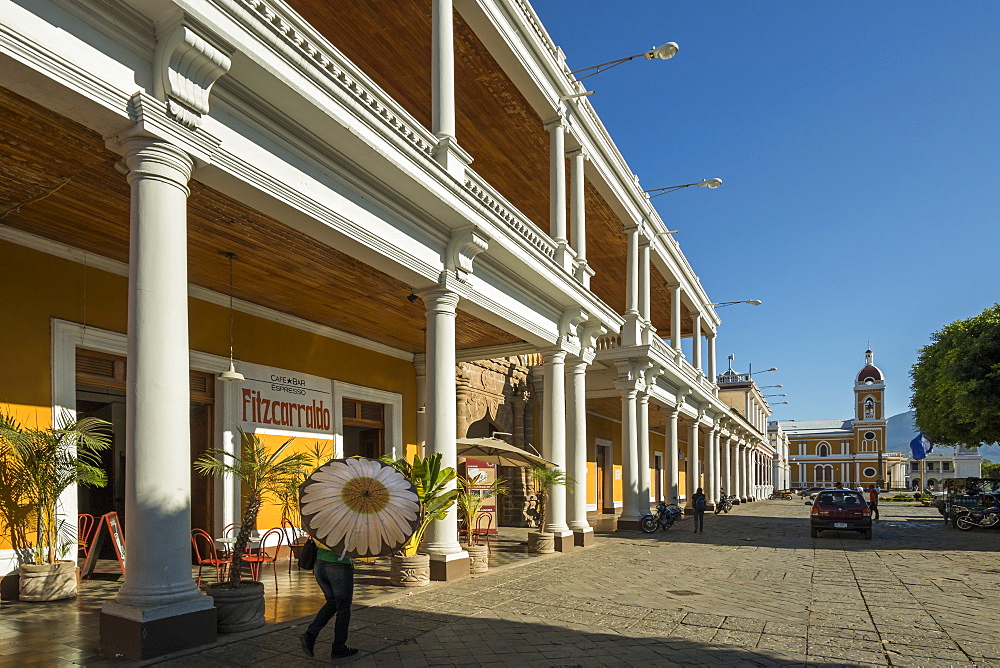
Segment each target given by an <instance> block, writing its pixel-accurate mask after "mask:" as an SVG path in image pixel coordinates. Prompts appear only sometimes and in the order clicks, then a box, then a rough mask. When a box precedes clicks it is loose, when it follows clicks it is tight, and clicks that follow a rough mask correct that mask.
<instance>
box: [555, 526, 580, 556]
mask: <svg viewBox="0 0 1000 668" xmlns="http://www.w3.org/2000/svg"><path fill="white" fill-rule="evenodd" d="M552 536H553V538H554V539H555V546H556V552H572V551H573V548H574V547H575V539H574V537H573V532H572V531H555V532H553V534H552Z"/></svg>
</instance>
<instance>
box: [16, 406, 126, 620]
mask: <svg viewBox="0 0 1000 668" xmlns="http://www.w3.org/2000/svg"><path fill="white" fill-rule="evenodd" d="M61 423H62V424H63V425H64V426H62V427H49V428H47V429H37V428H36V429H29V428H25V427H23V426H22V425H21V424H20V423H18V422H17V421H16V420H15V419H14V418H13V417H11V416H10V415H8V414H0V458H2V459H3V467H2V468H3V470H4V472H5V474H6V475H7V476H9V480H10V481H11V482H10V489H8V492H10V491H11V490H16V492H15V493H14V494H8V495H9V496H10V497H11V498H10V499H8V502H5V503H3V504H0V507H2V508H3V509H4V524H5V525H6V527H7V529H8V530H10V531H11V534H12V535H17V534H18V533H19V532H20V535H21V536H22V538H24V539H28V537H29V536H30V534H31V533H32V531H31V529H32V528H33V530H34V540H33V541H31V546H30V548H31V556H32V562H33V563H23V564H21V565H20V567H19V568H18V590H19V591H18V597H19V598H20V599H21V600H23V601H55V600H59V599H64V598H72V597H74V596H76V589H77V586H76V585H77V579H76V561H75V560H60V557H65V556H66V553H67V552H69V551H70V550H73V551H74V552H75V551H76V546H77V525H76V522H75V521H72V522H70V521H67V520H66V519H65V517H62V516H60V514H59V497H60V496H61V495H62V493H63V492H65V491H66V489H67V488H69V487H70V485H92V486H94V487H103V486H104V485H105V484H107V481H108V478H107V475H106V474H105V473H104V470H103V469H102V468H101V467H100V464H101V455H100V452H101V450H104V449H105V448H107V447H108V446H109V445H110V443H111V434H110V432H109V430H108V429H107V427H108V423H107V422H106V421H104V420H99V419H98V418H92V417H91V418H82V419H80V420H74V419H73V417H72V415H70V414H69V413H64V414H63V416H62V419H61ZM6 485H7V483H6V481H5V486H6ZM15 494H16V496H17V498H14V496H15ZM32 525H33V527H32ZM26 543H27V540H26V542H25V544H23V545H22V547H25V548H27V547H28V545H27V544H26Z"/></svg>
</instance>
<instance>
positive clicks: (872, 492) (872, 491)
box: [868, 485, 878, 520]
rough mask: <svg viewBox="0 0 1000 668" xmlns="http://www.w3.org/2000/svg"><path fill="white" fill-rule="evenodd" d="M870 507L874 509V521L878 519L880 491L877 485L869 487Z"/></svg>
mask: <svg viewBox="0 0 1000 668" xmlns="http://www.w3.org/2000/svg"><path fill="white" fill-rule="evenodd" d="M868 507H869V508H871V509H872V519H873V520H877V519H878V490H877V489H876V488H875V485H868Z"/></svg>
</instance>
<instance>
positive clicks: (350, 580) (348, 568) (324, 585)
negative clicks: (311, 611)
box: [299, 541, 358, 659]
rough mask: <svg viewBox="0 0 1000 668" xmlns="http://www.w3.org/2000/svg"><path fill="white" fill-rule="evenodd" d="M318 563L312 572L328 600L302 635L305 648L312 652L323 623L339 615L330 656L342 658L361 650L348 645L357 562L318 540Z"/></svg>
mask: <svg viewBox="0 0 1000 668" xmlns="http://www.w3.org/2000/svg"><path fill="white" fill-rule="evenodd" d="M316 548H317V550H316V565H315V566H314V567H313V574H314V575H315V576H316V582H317V584H319V588H320V589H322V590H323V596H324V597H325V598H326V603H324V604H323V607H322V608H320V609H319V612H317V613H316V618H315V619H313V621H312V624H310V625H309V628H308V629H307V630H306V632H305V633H303V634H302V635H301V636H299V641H300V642H301V644H302V651H303V652H305V653H306V655H307V656H312V655H313V648H314V647H315V645H316V638H317V637H319V632H320V631H322V630H323V627H324V626H326V625H327V623H328V622H329V621H330V620H331V619H333V618H334V616H336V618H337V619H336V621H335V622H334V623H333V649H331V650H330V657H331V658H333V659H342V658H344V657H347V656H354V655H355V654H357V653H358V650H356V649H354V648H353V647H348V646H347V629H348V627H349V626H350V624H351V603H352V601H353V600H354V563H353V562H352V561H351V560H350V559H341V558H340V557H339V556H338V555H337V554H336V553H335V552H333V551H332V550H330V549H329V548H328V547H327V546H325V545H323V544H322V543H320V542H319V541H316Z"/></svg>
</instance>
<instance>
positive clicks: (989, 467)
mask: <svg viewBox="0 0 1000 668" xmlns="http://www.w3.org/2000/svg"><path fill="white" fill-rule="evenodd" d="M982 477H984V478H993V479H994V480H1000V462H991V461H990V460H988V459H984V460H983V473H982Z"/></svg>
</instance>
